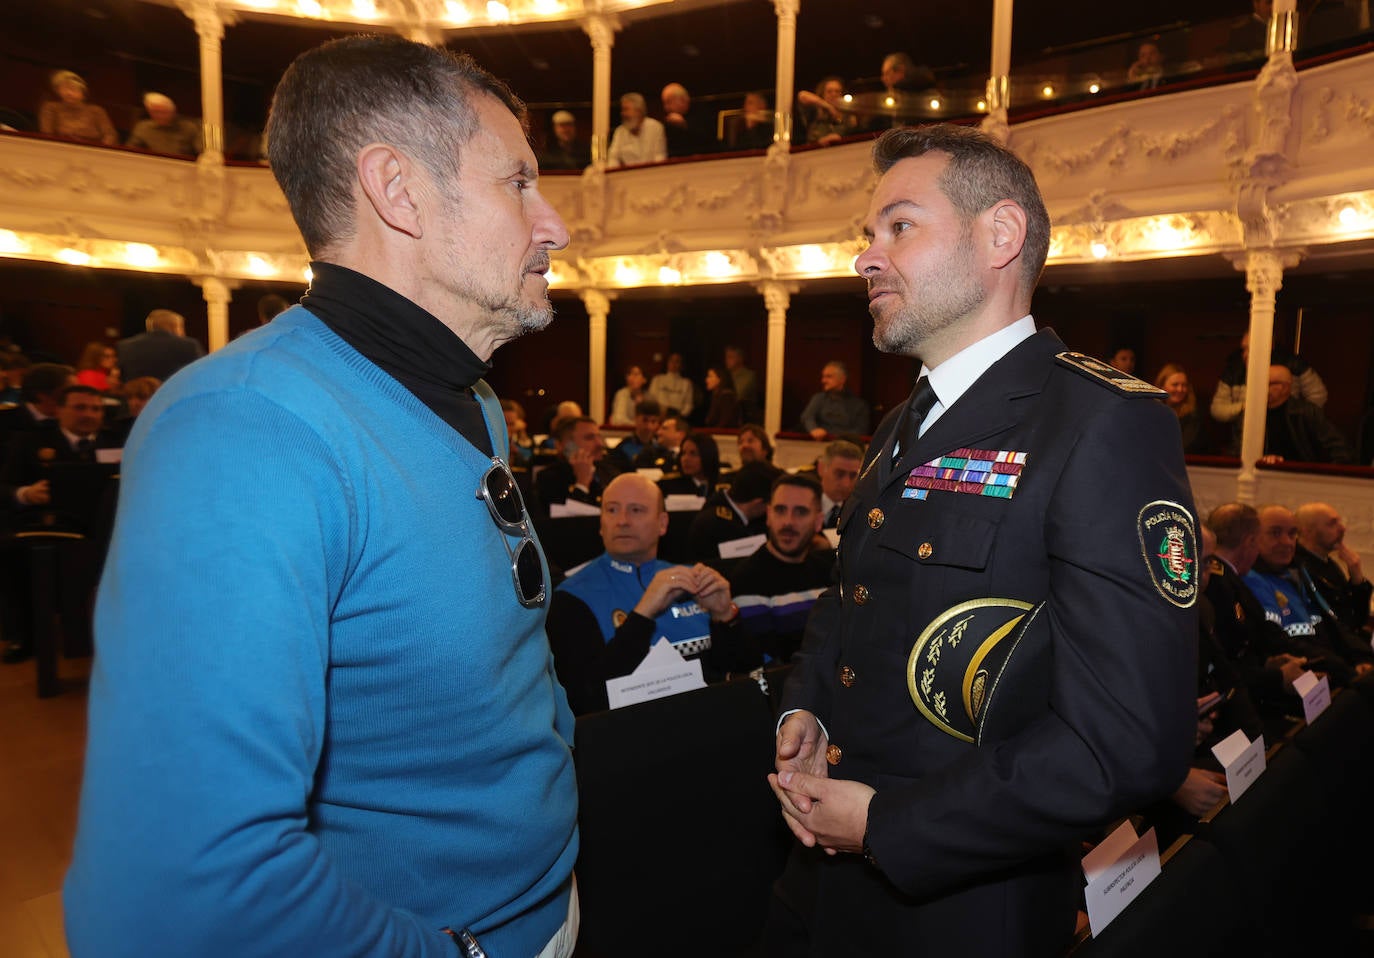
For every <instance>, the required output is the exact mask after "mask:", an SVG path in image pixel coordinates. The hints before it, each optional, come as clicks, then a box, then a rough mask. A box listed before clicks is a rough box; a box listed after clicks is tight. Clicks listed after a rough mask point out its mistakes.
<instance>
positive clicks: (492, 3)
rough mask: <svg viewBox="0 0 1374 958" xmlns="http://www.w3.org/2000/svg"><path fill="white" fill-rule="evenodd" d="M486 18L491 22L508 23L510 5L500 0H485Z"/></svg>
mask: <svg viewBox="0 0 1374 958" xmlns="http://www.w3.org/2000/svg"><path fill="white" fill-rule="evenodd" d="M487 19H488V20H490V21H491V22H492V23H510V7H508V6H506V5H505V4H504V3H501V2H500V0H487Z"/></svg>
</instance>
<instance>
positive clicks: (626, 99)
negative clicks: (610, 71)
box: [620, 93, 649, 113]
mask: <svg viewBox="0 0 1374 958" xmlns="http://www.w3.org/2000/svg"><path fill="white" fill-rule="evenodd" d="M626 103H628V104H630V106H632V107H635V108H636V109H638V110H639V111H640V112H642V113H648V112H649V105H648V104H647V103H645V102H644V94H643V93H625V94H622V95H621V97H620V105H621V106H624V105H625V104H626Z"/></svg>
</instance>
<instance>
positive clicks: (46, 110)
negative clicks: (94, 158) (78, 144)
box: [38, 70, 119, 146]
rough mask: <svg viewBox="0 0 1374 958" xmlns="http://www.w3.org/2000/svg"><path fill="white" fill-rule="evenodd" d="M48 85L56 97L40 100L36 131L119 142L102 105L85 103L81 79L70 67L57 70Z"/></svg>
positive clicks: (71, 138)
mask: <svg viewBox="0 0 1374 958" xmlns="http://www.w3.org/2000/svg"><path fill="white" fill-rule="evenodd" d="M51 84H52V91H53V93H55V94H57V99H56V100H49V101H48V102H47V103H44V104H43V107H42V109H40V110H39V111H38V129H39V131H40V132H43V133H51V134H52V135H53V136H61V137H65V138H66V139H69V140H82V141H84V142H86V143H103V144H105V145H106V146H118V145H119V134H118V133H116V132H115V128H114V124H113V123H111V122H110V115H109V114H108V113H106V112H105V108H104V107H99V106H96V105H95V104H94V103H87V102H86V81H85V80H83V79H81V77H80V76H78V75H77V74H75V73H73V72H72V71H71V70H58V71H57V72H56V73H54V74H53V75H52V80H51Z"/></svg>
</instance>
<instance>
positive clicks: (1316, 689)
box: [1293, 672, 1331, 725]
mask: <svg viewBox="0 0 1374 958" xmlns="http://www.w3.org/2000/svg"><path fill="white" fill-rule="evenodd" d="M1293 691H1294V692H1297V693H1298V694H1299V695H1301V696H1302V717H1303V718H1304V719H1305V720H1306V721H1307V724H1308V725H1311V724H1312V723H1313V721H1315V720H1316V718H1317V716H1318V715H1321V714H1322V713H1323V712H1325V711H1326V707H1327V706H1328V705H1330V704H1331V683H1330V682H1328V681H1327V680H1326V676H1325V675H1323V676H1322V677H1321V678H1317V673H1315V672H1304V673H1303V674H1302V675H1299V676H1298V677H1297V678H1296V679H1294V680H1293Z"/></svg>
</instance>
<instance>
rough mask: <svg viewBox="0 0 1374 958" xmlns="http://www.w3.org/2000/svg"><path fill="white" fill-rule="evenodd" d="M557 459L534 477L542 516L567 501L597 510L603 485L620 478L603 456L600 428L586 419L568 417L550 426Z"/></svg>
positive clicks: (603, 448)
mask: <svg viewBox="0 0 1374 958" xmlns="http://www.w3.org/2000/svg"><path fill="white" fill-rule="evenodd" d="M551 438H552V439H553V440H554V443H555V444H556V446H557V448H558V456H557V458H556V459H554V460H553V461H552V462H550V463H549V464H548V465H546V466H543V467H541V468H540V469H539V471H538V472H536V473H535V476H534V490H535V495H536V498H537V500H538V502H539V505H540V506H541V507H542V509H543V511H544V512H545V513H547V512H548V509H549V506H552V505H554V504H555V503H562V502H567V501H568V500H569V499H572V500H575V501H577V502H583V503H586V504H588V505H593V506H599V505H600V504H601V493H602V490H604V489H605V488H606V484H607V483H609V482H610V481H611V480H612V479H614V478H615V477H616V476H617V475H619V474H620V471H621V470H619V469H618V468H616V466H615V464H614V463H612V462H611V461H610V459H609V458H608V457H607V455H606V443H605V442H603V441H602V439H601V427H599V426H598V425H597V424H596V420H595V419H591V418H588V417H587V416H569V417H567V418H566V419H559V420H558V421H556V422H555V423H554V425H553V433H552V436H551Z"/></svg>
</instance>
